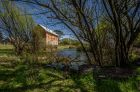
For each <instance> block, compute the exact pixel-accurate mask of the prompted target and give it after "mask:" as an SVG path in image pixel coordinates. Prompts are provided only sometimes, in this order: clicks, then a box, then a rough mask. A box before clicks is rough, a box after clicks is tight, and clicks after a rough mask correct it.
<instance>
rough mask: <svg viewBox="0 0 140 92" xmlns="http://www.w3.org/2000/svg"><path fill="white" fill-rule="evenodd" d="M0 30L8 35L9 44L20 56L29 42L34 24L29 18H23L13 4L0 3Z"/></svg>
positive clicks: (6, 1)
mask: <svg viewBox="0 0 140 92" xmlns="http://www.w3.org/2000/svg"><path fill="white" fill-rule="evenodd" d="M0 2H1V7H2V8H1V9H0V23H1V24H0V28H1V29H2V30H3V31H6V32H7V33H8V37H9V40H10V42H11V44H13V46H14V47H15V52H16V54H17V55H20V54H22V52H23V51H24V48H25V46H26V45H27V43H28V42H30V41H31V30H32V29H33V26H34V22H33V20H32V18H31V17H30V16H26V15H25V16H24V15H23V13H22V12H21V10H20V9H18V8H17V7H16V5H15V4H14V3H11V2H10V1H8V0H5V1H0Z"/></svg>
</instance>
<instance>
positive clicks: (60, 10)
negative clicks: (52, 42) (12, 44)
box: [14, 0, 103, 66]
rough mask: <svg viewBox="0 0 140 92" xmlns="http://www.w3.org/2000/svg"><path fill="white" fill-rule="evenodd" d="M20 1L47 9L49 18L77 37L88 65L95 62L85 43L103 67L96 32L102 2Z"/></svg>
mask: <svg viewBox="0 0 140 92" xmlns="http://www.w3.org/2000/svg"><path fill="white" fill-rule="evenodd" d="M14 1H16V0H14ZM18 1H22V2H27V3H32V4H35V5H39V6H41V7H43V8H46V10H48V11H49V16H47V17H48V18H51V19H53V20H57V21H59V22H61V23H62V24H63V25H64V26H66V27H67V28H68V29H69V30H70V31H71V32H72V33H73V34H74V35H75V36H76V37H77V39H78V40H79V42H80V43H81V46H82V47H83V49H84V51H85V53H86V56H87V58H88V61H89V62H88V63H89V64H92V63H93V62H92V61H93V60H91V58H90V56H89V53H88V52H87V50H86V48H85V47H84V43H83V42H85V41H86V42H87V43H88V44H89V47H90V49H91V52H92V56H93V57H94V61H95V62H96V64H98V65H100V66H101V65H102V61H103V55H102V46H101V45H100V39H99V35H97V33H96V30H95V28H96V25H97V22H99V16H100V15H101V14H100V12H98V10H99V9H100V8H101V6H100V5H99V6H98V3H100V0H99V1H96V0H50V1H47V2H43V1H40V0H18ZM91 3H92V4H91ZM95 10H96V11H95ZM97 12H98V14H97ZM97 17H98V18H97ZM100 36H101V35H100ZM100 38H101V37H100Z"/></svg>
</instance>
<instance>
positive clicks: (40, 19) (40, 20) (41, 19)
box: [17, 2, 73, 38]
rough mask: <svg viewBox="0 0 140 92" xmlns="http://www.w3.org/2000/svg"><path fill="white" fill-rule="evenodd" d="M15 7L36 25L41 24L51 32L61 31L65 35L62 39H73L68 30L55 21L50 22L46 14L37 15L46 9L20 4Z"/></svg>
mask: <svg viewBox="0 0 140 92" xmlns="http://www.w3.org/2000/svg"><path fill="white" fill-rule="evenodd" d="M17 6H18V7H19V8H20V9H22V10H23V11H26V12H27V14H29V15H30V14H31V16H32V17H33V19H34V21H35V22H36V23H37V24H42V25H44V26H46V27H48V28H49V29H51V30H61V31H63V33H64V34H65V35H64V36H63V38H69V37H73V36H72V33H71V31H70V30H68V29H67V28H66V27H65V26H63V25H61V24H60V23H57V21H54V20H51V19H49V18H47V15H46V14H39V13H41V12H46V9H44V8H41V7H38V6H36V5H29V4H26V3H23V2H22V3H21V2H18V3H17Z"/></svg>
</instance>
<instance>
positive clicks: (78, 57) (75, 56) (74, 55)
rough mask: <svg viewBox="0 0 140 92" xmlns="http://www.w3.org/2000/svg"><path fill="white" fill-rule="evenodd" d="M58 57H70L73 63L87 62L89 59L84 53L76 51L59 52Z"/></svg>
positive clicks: (65, 50)
mask: <svg viewBox="0 0 140 92" xmlns="http://www.w3.org/2000/svg"><path fill="white" fill-rule="evenodd" d="M57 54H58V56H63V57H68V58H70V59H72V60H73V61H79V62H86V61H87V58H86V55H85V53H84V52H81V51H77V50H76V49H63V50H60V51H58V52H57Z"/></svg>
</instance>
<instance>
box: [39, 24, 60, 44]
mask: <svg viewBox="0 0 140 92" xmlns="http://www.w3.org/2000/svg"><path fill="white" fill-rule="evenodd" d="M40 27H41V28H42V29H43V30H44V32H45V41H46V45H53V46H57V45H58V42H59V36H58V34H56V33H55V32H53V31H52V30H50V29H48V28H47V27H45V26H43V25H40Z"/></svg>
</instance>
